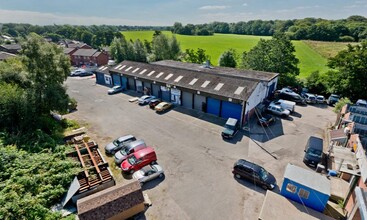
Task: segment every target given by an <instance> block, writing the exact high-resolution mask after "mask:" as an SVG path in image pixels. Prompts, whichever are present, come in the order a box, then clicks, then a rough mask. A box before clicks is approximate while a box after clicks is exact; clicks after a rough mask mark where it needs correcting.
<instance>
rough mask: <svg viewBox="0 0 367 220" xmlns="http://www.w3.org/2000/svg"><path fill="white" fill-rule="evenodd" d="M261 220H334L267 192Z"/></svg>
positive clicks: (260, 216)
mask: <svg viewBox="0 0 367 220" xmlns="http://www.w3.org/2000/svg"><path fill="white" fill-rule="evenodd" d="M258 219H259V220H283V219H297V220H317V219H321V220H332V219H333V218H331V217H329V216H326V215H324V214H322V213H320V212H317V211H315V210H313V209H311V208H307V207H306V206H303V205H302V204H300V203H297V202H294V201H291V200H288V199H287V198H285V197H284V196H282V195H279V194H277V193H274V192H272V191H269V190H268V191H266V195H265V199H264V202H263V205H262V207H261V211H260V215H259V218H258Z"/></svg>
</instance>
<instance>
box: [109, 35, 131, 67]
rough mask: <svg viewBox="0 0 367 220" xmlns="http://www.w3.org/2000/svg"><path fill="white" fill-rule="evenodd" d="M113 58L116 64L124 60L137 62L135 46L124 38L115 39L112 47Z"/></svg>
mask: <svg viewBox="0 0 367 220" xmlns="http://www.w3.org/2000/svg"><path fill="white" fill-rule="evenodd" d="M110 50H111V56H112V57H113V58H114V59H115V60H116V62H121V61H124V60H135V51H134V46H133V44H132V43H131V42H130V41H127V40H126V39H125V37H124V36H122V37H121V38H116V37H115V38H114V39H113V41H112V43H111V46H110Z"/></svg>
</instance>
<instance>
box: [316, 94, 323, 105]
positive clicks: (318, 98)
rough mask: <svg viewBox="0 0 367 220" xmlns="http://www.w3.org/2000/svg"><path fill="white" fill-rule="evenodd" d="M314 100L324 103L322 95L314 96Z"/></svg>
mask: <svg viewBox="0 0 367 220" xmlns="http://www.w3.org/2000/svg"><path fill="white" fill-rule="evenodd" d="M316 102H317V103H318V104H324V103H325V97H324V96H322V95H318V96H316Z"/></svg>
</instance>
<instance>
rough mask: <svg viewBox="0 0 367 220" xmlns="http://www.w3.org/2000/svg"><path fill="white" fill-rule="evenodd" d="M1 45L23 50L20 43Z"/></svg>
mask: <svg viewBox="0 0 367 220" xmlns="http://www.w3.org/2000/svg"><path fill="white" fill-rule="evenodd" d="M1 47H3V48H5V49H7V50H21V49H22V46H21V45H20V44H3V45H1Z"/></svg>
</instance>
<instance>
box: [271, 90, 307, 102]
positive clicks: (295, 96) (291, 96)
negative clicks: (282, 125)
mask: <svg viewBox="0 0 367 220" xmlns="http://www.w3.org/2000/svg"><path fill="white" fill-rule="evenodd" d="M277 97H278V99H285V100H289V101H292V102H295V103H296V104H298V105H306V100H305V99H304V98H303V97H301V96H300V95H299V94H297V93H282V92H281V93H279V94H278V96H277Z"/></svg>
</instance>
